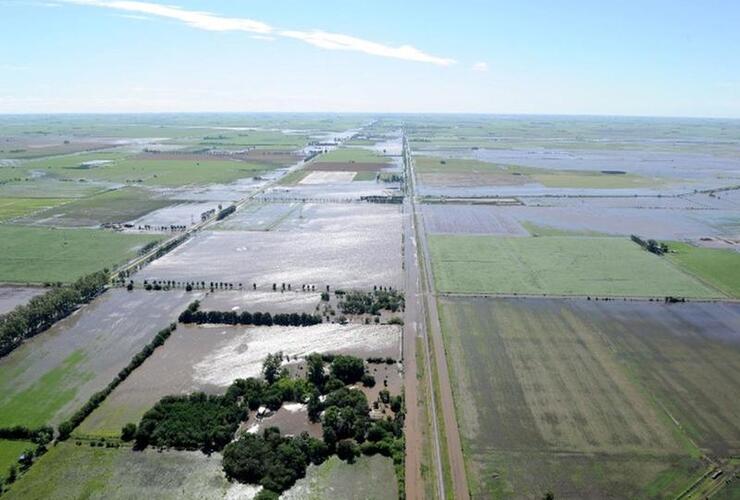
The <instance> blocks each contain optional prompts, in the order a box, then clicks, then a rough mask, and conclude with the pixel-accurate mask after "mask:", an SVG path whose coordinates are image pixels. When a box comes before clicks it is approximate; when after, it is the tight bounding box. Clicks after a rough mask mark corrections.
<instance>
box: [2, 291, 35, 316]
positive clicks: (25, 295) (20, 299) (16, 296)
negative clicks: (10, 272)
mask: <svg viewBox="0 0 740 500" xmlns="http://www.w3.org/2000/svg"><path fill="white" fill-rule="evenodd" d="M45 292H46V289H44V288H41V287H18V286H0V314H5V313H7V312H10V311H12V310H13V309H15V308H16V307H18V306H19V305H21V304H25V303H27V302H28V301H29V300H31V299H32V298H34V297H36V296H37V295H41V294H43V293H45Z"/></svg>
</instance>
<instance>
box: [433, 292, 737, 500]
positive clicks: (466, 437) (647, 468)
mask: <svg viewBox="0 0 740 500" xmlns="http://www.w3.org/2000/svg"><path fill="white" fill-rule="evenodd" d="M440 312H441V320H442V327H443V334H444V338H445V344H446V349H447V353H448V355H447V360H448V363H449V364H450V373H451V375H452V385H453V393H454V396H455V399H456V402H457V404H456V409H457V413H458V422H459V425H460V428H461V434H462V437H463V452H464V454H465V457H466V465H467V470H468V481H469V484H470V486H471V490H472V494H473V497H474V498H476V497H480V498H483V497H485V498H488V497H491V496H493V497H507V496H516V497H527V498H534V497H539V496H541V495H543V493H544V492H545V491H547V490H552V491H554V493H555V497H556V498H559V497H561V498H595V497H604V496H606V495H608V494H610V493H613V492H615V491H618V492H619V496H620V497H626V498H664V497H669V496H675V495H676V494H678V493H679V492H681V491H682V490H683V489H684V488H685V487H686V486H687V485H688V484H690V483H691V482H692V481H693V480H694V479H696V478H698V476H699V475H700V474H701V473H702V472H704V470H705V465H704V464H703V463H702V462H701V461H700V460H699V459H698V457H699V456H700V454H701V451H700V449H701V450H702V451H703V452H705V453H710V454H714V455H715V456H725V457H726V456H729V455H732V454H736V453H737V452H738V450H740V425H739V424H738V422H740V402H739V401H738V400H737V398H735V397H733V393H734V392H735V389H736V387H737V384H738V383H740V335H738V333H737V332H738V331H740V329H738V328H739V327H740V308H738V307H737V306H735V305H728V304H685V305H681V306H678V307H673V306H665V305H662V304H661V305H659V304H650V303H644V302H641V303H640V302H594V301H586V300H583V299H580V300H564V299H557V300H542V299H483V298H470V299H466V298H443V299H440ZM699 346H700V347H699ZM669 415H670V416H669ZM673 419H675V420H676V421H677V422H679V423H680V425H681V429H682V430H681V429H679V427H678V426H677V425H676V424H675V423H674V421H673ZM694 443H696V444H697V445H698V447H699V448H697V446H695V445H694Z"/></svg>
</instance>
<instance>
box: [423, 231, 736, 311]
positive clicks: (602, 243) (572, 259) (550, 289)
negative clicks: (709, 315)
mask: <svg viewBox="0 0 740 500" xmlns="http://www.w3.org/2000/svg"><path fill="white" fill-rule="evenodd" d="M429 242H430V247H431V254H432V267H433V271H434V278H435V282H436V286H437V289H438V290H439V291H441V292H462V293H465V292H476V293H519V294H562V295H591V296H593V295H596V296H599V295H602V296H603V295H608V296H640V297H650V296H652V297H665V296H668V295H673V296H684V297H705V298H706V297H722V296H723V294H722V293H721V292H720V291H718V290H713V289H712V288H709V287H707V286H705V285H704V284H702V283H701V282H699V281H698V280H696V279H695V278H693V277H691V276H689V275H687V274H685V273H683V272H681V271H680V270H678V269H677V268H676V267H675V266H673V265H672V264H671V263H670V262H667V261H666V260H665V259H662V258H660V257H658V256H656V255H653V254H651V253H649V252H646V251H645V250H643V249H642V248H640V247H639V246H638V245H636V244H635V243H633V242H631V241H630V240H629V239H626V238H603V237H560V236H551V237H539V238H517V237H512V238H509V237H497V236H450V235H431V236H430V237H429Z"/></svg>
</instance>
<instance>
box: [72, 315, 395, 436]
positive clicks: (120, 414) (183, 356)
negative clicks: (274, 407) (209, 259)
mask: <svg viewBox="0 0 740 500" xmlns="http://www.w3.org/2000/svg"><path fill="white" fill-rule="evenodd" d="M400 342H401V330H400V328H399V327H398V326H394V325H338V324H320V325H316V326H310V327H278V326H273V327H240V326H223V325H204V326H189V325H179V326H178V328H177V330H175V332H174V333H173V334H172V337H171V338H170V339H169V340H168V341H167V343H166V344H165V345H164V347H163V348H160V349H158V350H156V351H155V352H154V354H153V355H152V356H151V357H150V358H148V359H147V360H146V361H145V362H144V364H143V365H142V366H141V367H139V368H138V369H137V370H136V371H135V372H134V373H133V374H131V376H130V377H129V378H127V379H126V380H125V381H124V382H123V383H122V384H121V385H120V386H119V387H117V388H116V389H115V390H114V391H113V393H112V394H111V395H110V396H109V397H108V398H107V399H106V400H105V402H103V404H102V405H101V406H100V407H99V408H98V409H96V410H95V411H94V412H93V413H92V415H90V417H88V418H87V419H86V420H85V421H84V422H83V423H82V425H81V426H80V427H79V428H78V430H77V431H76V432H77V433H78V434H79V435H84V436H87V435H95V436H117V435H119V434H120V431H121V427H122V426H123V425H124V424H126V423H128V422H138V421H139V420H140V419H141V417H142V415H143V414H144V413H145V412H146V411H147V410H148V409H149V408H151V407H152V406H154V404H155V403H156V402H157V401H159V399H160V398H162V397H164V396H167V395H169V394H183V393H190V392H194V391H204V392H208V393H213V394H218V393H222V392H224V391H225V389H226V387H228V385H229V384H231V383H232V382H233V381H234V380H235V379H237V378H246V377H256V376H259V375H260V371H261V369H262V363H263V361H264V359H265V357H266V356H267V355H268V354H269V353H273V352H277V351H283V353H284V354H285V355H286V356H290V357H291V358H292V357H294V356H297V357H303V356H306V355H307V354H310V353H312V352H329V353H336V354H353V355H355V356H360V357H362V358H366V357H369V356H380V357H386V356H391V357H394V358H397V357H398V356H399V350H400Z"/></svg>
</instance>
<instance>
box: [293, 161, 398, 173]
mask: <svg viewBox="0 0 740 500" xmlns="http://www.w3.org/2000/svg"><path fill="white" fill-rule="evenodd" d="M389 166H390V165H389V164H387V163H380V162H378V163H374V162H373V163H371V162H330V161H327V162H321V161H317V162H315V163H310V164H309V165H308V166H307V167H306V169H307V170H315V171H318V172H379V171H381V170H383V169H384V168H386V167H389Z"/></svg>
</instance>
